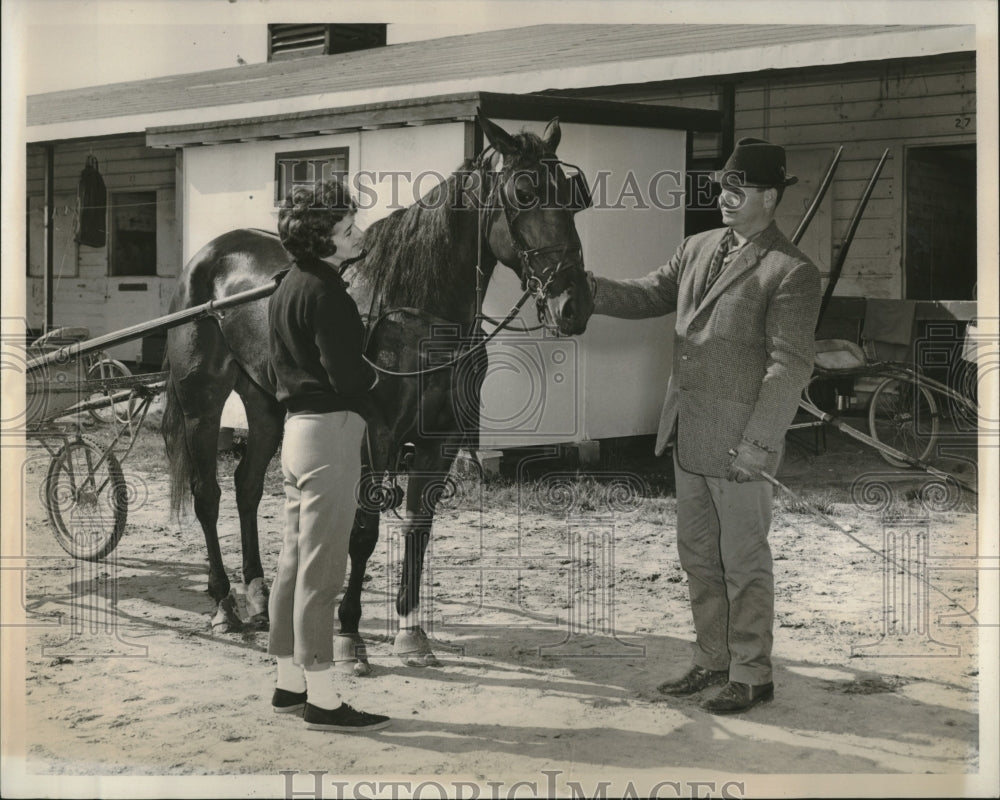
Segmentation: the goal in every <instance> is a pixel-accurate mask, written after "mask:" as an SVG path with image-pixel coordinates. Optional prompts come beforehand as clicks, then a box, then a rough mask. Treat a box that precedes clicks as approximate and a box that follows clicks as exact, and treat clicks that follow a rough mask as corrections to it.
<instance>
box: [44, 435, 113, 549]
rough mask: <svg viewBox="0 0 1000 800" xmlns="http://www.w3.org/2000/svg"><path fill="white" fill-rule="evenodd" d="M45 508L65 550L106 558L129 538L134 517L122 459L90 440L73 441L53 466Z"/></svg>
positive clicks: (47, 476)
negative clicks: (127, 523) (129, 521)
mask: <svg viewBox="0 0 1000 800" xmlns="http://www.w3.org/2000/svg"><path fill="white" fill-rule="evenodd" d="M45 505H46V508H47V509H48V512H49V521H50V522H51V523H52V528H53V530H54V532H55V537H56V541H57V542H59V546H60V547H62V549H63V550H65V551H66V552H67V553H69V554H70V555H71V556H73V558H78V559H83V560H86V561H98V560H100V559H102V558H104V557H105V556H107V555H108V554H109V553H110V552H111V551H112V550H114V549H115V546H116V545H117V544H118V540H119V539H121V538H122V534H123V533H125V520H126V518H127V516H128V487H127V486H126V485H125V478H124V477H123V476H122V468H121V465H120V464H119V463H118V459H117V458H115V456H114V454H113V453H111V452H107V453H105V452H104V450H103V449H102V448H101V447H99V446H98V445H97V444H96V443H94V442H93V441H92V440H90V439H87V438H85V437H82V436H81V437H78V438H76V439H74V440H73V441H68V442H67V443H66V444H65V445H64V446H63V447H62V448H61V449H60V450H59V452H58V453H56V455H55V456H53V458H52V462H51V463H50V464H49V472H48V475H46V477H45Z"/></svg>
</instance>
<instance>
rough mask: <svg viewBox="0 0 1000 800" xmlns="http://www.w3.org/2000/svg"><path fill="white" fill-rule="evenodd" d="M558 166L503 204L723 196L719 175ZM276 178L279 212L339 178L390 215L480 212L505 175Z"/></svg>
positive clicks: (667, 203)
mask: <svg viewBox="0 0 1000 800" xmlns="http://www.w3.org/2000/svg"><path fill="white" fill-rule="evenodd" d="M555 164H558V165H559V167H558V169H559V172H558V173H556V172H555V171H553V174H552V175H548V176H541V175H539V174H538V173H535V172H531V171H514V172H513V173H512V174H511V175H510V176H508V179H507V180H508V183H509V185H511V186H512V187H516V190H514V191H509V192H506V193H505V196H504V202H505V203H507V204H508V205H509V206H510V207H511V208H512V209H514V210H517V211H525V210H529V209H533V208H543V209H545V208H573V209H582V208H587V207H590V206H592V207H593V208H596V209H606V210H622V209H649V208H654V209H660V210H676V209H680V208H685V207H689V208H692V209H703V208H706V207H707V206H709V205H711V203H712V202H713V200H714V198H715V197H716V196H717V194H718V180H717V179H718V178H719V177H720V175H719V173H716V172H713V171H705V170H691V171H684V170H677V169H661V170H658V171H656V172H654V173H653V174H651V175H646V174H639V173H636V172H634V171H632V170H625V171H621V172H614V171H612V170H595V171H594V172H593V173H586V172H585V171H583V170H581V169H580V168H579V167H577V166H575V165H571V164H563V163H562V162H553V165H555ZM277 171H278V178H277V185H278V186H279V187H282V188H281V189H279V192H277V195H278V201H277V204H278V205H280V204H281V201H282V200H283V199H284V197H286V196H287V195H288V193H289V192H290V191H291V190H293V189H294V188H295V187H296V186H300V185H303V186H308V187H310V188H312V187H315V186H316V185H317V184H318V183H319V182H320V181H327V180H330V179H332V178H333V179H337V180H340V181H341V182H345V183H347V185H348V186H349V188H350V190H351V194H352V196H353V197H354V199H355V202H356V203H357V206H358V208H359V209H360V210H363V211H364V210H370V209H374V208H379V209H382V210H384V211H388V212H391V211H397V210H400V209H403V208H407V207H410V206H414V205H416V206H420V207H421V208H426V209H431V208H436V207H439V206H442V205H446V204H454V206H455V207H456V208H460V209H461V208H470V209H474V208H477V207H479V206H480V205H481V204H482V201H483V199H484V198H486V197H487V196H488V195H489V193H490V191H491V189H493V188H494V182H495V180H496V176H497V175H498V174H499V173H497V172H492V171H489V170H483V171H480V170H476V169H471V168H469V169H463V170H459V171H457V172H454V173H443V172H439V171H437V170H419V171H414V170H365V169H363V170H357V171H356V172H351V173H347V172H344V171H343V169H342V167H340V166H339V165H338V164H335V163H333V162H330V161H328V160H325V159H309V158H302V159H279V161H278V165H277ZM733 174H737V173H733ZM554 176H555V177H554ZM452 178H454V184H455V187H456V188H455V191H456V194H455V195H454V196H452V195H450V194H448V193H444V192H435V191H433V190H434V189H435V188H437V187H438V186H440V185H442V184H446V183H447V182H448V181H449V180H450V179H452ZM731 191H732V192H733V193H734V194H735V195H736V196H737V197H738V196H740V195H741V194H742V190H741V189H740V188H739V187H738V186H736V187H733V188H732V190H731Z"/></svg>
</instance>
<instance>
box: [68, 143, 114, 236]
mask: <svg viewBox="0 0 1000 800" xmlns="http://www.w3.org/2000/svg"><path fill="white" fill-rule="evenodd" d="M107 205H108V190H107V189H106V188H105V186H104V178H102V177H101V173H100V170H98V167H97V158H96V157H95V156H87V161H86V164H85V165H84V168H83V171H82V172H81V173H80V184H79V186H78V187H77V193H76V232H75V235H74V237H73V238H74V239H75V240H76V241H77V242H78V243H79V244H85V245H87V246H88V247H104V245H105V243H106V242H107V236H108V231H107V228H108V213H107Z"/></svg>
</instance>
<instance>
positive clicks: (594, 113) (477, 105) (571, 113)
mask: <svg viewBox="0 0 1000 800" xmlns="http://www.w3.org/2000/svg"><path fill="white" fill-rule="evenodd" d="M477 110H482V113H483V114H485V115H486V116H487V117H490V118H491V119H515V120H538V121H543V122H545V121H548V120H550V119H552V118H553V117H558V118H559V120H560V122H563V123H567V122H568V123H573V122H578V123H589V124H596V125H621V126H624V127H644V128H672V129H679V130H696V131H703V132H709V133H711V132H715V131H718V130H719V129H720V127H721V124H722V118H721V114H720V113H719V112H718V111H714V110H708V109H698V108H681V107H678V106H665V105H648V104H642V103H621V102H616V101H613V100H587V99H580V98H569V97H559V96H557V95H514V94H498V93H496V92H464V93H461V94H452V95H438V96H434V97H424V98H416V99H412V100H399V101H389V102H384V103H365V104H363V105H356V106H347V107H345V108H326V109H318V110H315V111H307V112H300V113H295V114H275V115H271V116H265V117H251V118H242V119H232V120H220V121H218V122H205V123H195V124H192V125H165V126H160V127H156V128H150V129H149V130H148V131H147V132H146V144H147V146H149V147H168V148H174V147H190V146H195V145H215V144H229V143H233V142H246V141H257V140H267V139H291V138H301V137H306V136H316V135H326V134H332V133H346V132H353V131H359V130H360V131H364V130H377V129H380V128H399V127H407V126H412V127H420V126H424V125H431V124H437V123H443V122H455V121H472V120H473V119H475V117H476V113H477Z"/></svg>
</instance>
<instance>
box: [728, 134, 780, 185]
mask: <svg viewBox="0 0 1000 800" xmlns="http://www.w3.org/2000/svg"><path fill="white" fill-rule="evenodd" d="M712 180H714V181H715V182H716V183H721V184H722V185H723V186H737V187H739V186H748V187H751V188H756V189H766V188H770V187H772V186H791V185H792V184H793V183H797V182H798V180H799V179H798V178H796V177H795V176H794V175H789V174H787V173H786V172H785V148H784V147H781V146H780V145H776V144H771V143H770V142H765V141H764V140H763V139H753V138H750V137H747V138H745V139H740V140H739V141H738V142H737V143H736V147H735V149H734V150H733V154H732V155H731V156H729V160H728V161H726V165H725V166H724V167H723V168H722V170H720V171H719V172H716V173H715V174H714V175H713V176H712Z"/></svg>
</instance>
